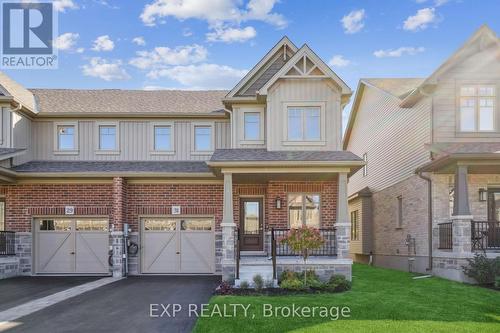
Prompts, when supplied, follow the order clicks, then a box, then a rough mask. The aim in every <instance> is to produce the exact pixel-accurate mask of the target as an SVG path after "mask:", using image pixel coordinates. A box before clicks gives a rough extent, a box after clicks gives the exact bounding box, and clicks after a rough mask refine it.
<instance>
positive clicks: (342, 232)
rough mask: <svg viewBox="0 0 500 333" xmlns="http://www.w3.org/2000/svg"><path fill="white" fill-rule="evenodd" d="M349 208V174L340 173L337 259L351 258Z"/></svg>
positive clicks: (336, 225)
mask: <svg viewBox="0 0 500 333" xmlns="http://www.w3.org/2000/svg"><path fill="white" fill-rule="evenodd" d="M348 212H349V207H348V203H347V173H346V172H341V173H339V180H338V197H337V222H336V223H335V227H336V228H337V230H336V233H335V237H336V238H337V239H336V243H337V257H338V258H349V243H350V238H351V222H350V221H349V213H348Z"/></svg>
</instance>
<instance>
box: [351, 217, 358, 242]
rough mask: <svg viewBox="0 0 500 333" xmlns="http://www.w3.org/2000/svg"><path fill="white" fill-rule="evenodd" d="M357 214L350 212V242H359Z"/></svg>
mask: <svg viewBox="0 0 500 333" xmlns="http://www.w3.org/2000/svg"><path fill="white" fill-rule="evenodd" d="M358 225H359V212H358V211H357V210H355V211H353V212H351V240H359V229H358Z"/></svg>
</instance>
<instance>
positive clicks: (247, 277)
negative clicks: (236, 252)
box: [235, 263, 276, 287]
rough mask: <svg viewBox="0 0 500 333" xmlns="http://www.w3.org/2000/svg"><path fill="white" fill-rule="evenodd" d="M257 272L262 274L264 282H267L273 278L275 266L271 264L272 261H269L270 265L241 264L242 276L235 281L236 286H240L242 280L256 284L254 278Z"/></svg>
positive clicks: (251, 284)
mask: <svg viewBox="0 0 500 333" xmlns="http://www.w3.org/2000/svg"><path fill="white" fill-rule="evenodd" d="M257 274H259V275H260V276H262V279H263V280H264V284H266V282H267V281H272V280H273V266H272V265H271V263H269V264H268V265H262V264H261V265H257V264H256V265H246V264H240V278H239V279H238V280H236V281H235V286H236V287H239V286H240V284H241V282H243V281H246V282H248V284H249V285H250V286H251V287H252V286H253V285H254V283H253V278H254V276H255V275H257ZM275 283H276V282H275Z"/></svg>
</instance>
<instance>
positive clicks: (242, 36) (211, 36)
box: [206, 27, 257, 43]
mask: <svg viewBox="0 0 500 333" xmlns="http://www.w3.org/2000/svg"><path fill="white" fill-rule="evenodd" d="M206 36H207V40H208V41H209V42H224V43H233V42H240V43H241V42H246V41H247V40H249V39H252V38H255V36H257V31H255V29H254V28H253V27H246V28H242V29H239V28H226V29H224V28H222V27H220V28H215V30H214V31H213V32H209V33H207V35H206Z"/></svg>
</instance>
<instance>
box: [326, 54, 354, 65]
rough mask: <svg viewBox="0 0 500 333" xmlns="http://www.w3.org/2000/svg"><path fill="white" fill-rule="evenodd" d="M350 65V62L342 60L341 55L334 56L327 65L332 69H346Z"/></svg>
mask: <svg viewBox="0 0 500 333" xmlns="http://www.w3.org/2000/svg"><path fill="white" fill-rule="evenodd" d="M350 64H351V61H350V60H348V59H346V58H344V56H343V55H340V54H337V55H334V56H333V57H332V58H331V59H330V61H328V65H329V66H332V67H346V66H349V65H350Z"/></svg>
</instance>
